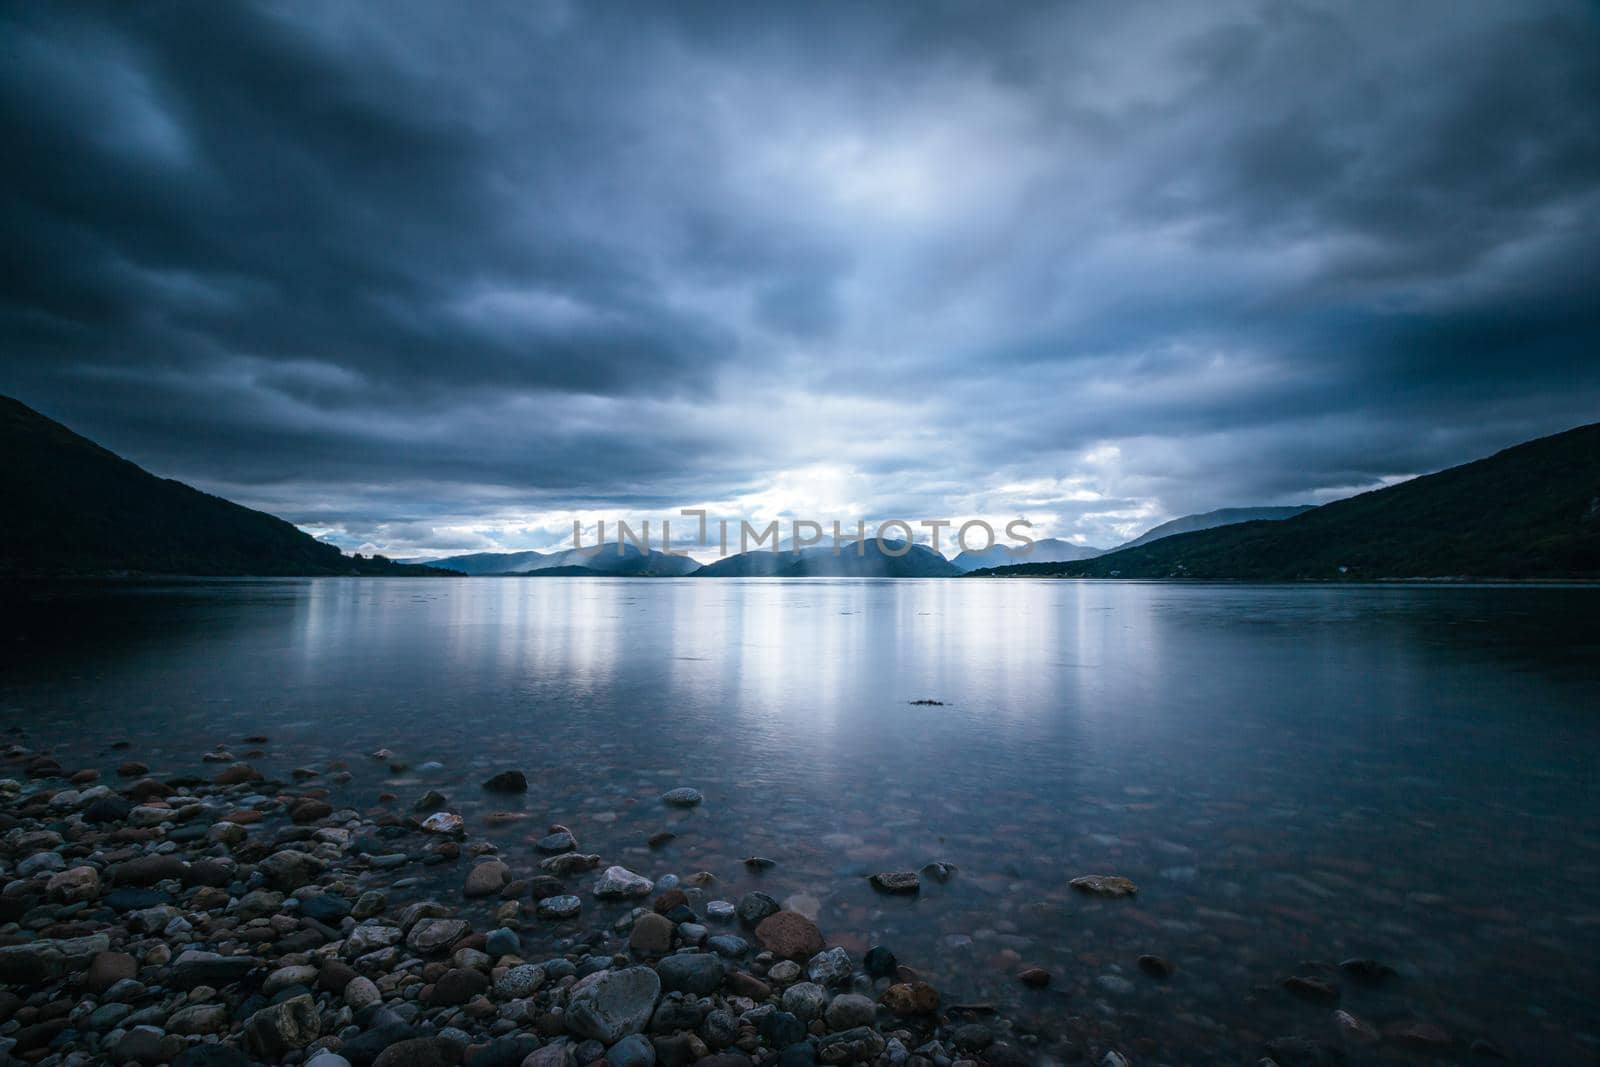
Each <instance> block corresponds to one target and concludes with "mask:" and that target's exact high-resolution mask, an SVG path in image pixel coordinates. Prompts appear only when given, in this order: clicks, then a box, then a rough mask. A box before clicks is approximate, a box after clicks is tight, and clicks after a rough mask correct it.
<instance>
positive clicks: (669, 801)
mask: <svg viewBox="0 0 1600 1067" xmlns="http://www.w3.org/2000/svg"><path fill="white" fill-rule="evenodd" d="M704 799H705V797H703V796H702V795H701V794H700V790H698V789H692V788H690V787H689V786H680V787H678V788H677V789H669V790H668V791H667V792H665V793H662V794H661V803H663V804H666V805H668V806H669V807H674V808H692V807H694V806H695V805H696V804H698V803H700V802H701V801H702V800H704Z"/></svg>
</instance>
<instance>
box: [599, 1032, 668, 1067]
mask: <svg viewBox="0 0 1600 1067" xmlns="http://www.w3.org/2000/svg"><path fill="white" fill-rule="evenodd" d="M655 1062H656V1050H655V1046H654V1045H652V1044H651V1043H650V1042H649V1041H646V1040H645V1039H644V1037H643V1036H642V1035H640V1034H629V1035H628V1036H627V1037H625V1038H623V1039H622V1040H621V1041H618V1042H617V1043H616V1044H615V1045H612V1046H611V1047H610V1048H609V1049H607V1050H606V1067H655Z"/></svg>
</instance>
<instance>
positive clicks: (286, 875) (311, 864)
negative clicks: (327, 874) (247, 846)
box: [256, 848, 327, 893]
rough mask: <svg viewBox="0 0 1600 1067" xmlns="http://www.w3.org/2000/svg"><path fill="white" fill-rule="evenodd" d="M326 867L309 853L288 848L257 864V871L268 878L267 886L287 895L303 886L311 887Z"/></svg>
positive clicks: (325, 864)
mask: <svg viewBox="0 0 1600 1067" xmlns="http://www.w3.org/2000/svg"><path fill="white" fill-rule="evenodd" d="M326 867H327V863H325V862H324V861H322V860H320V859H318V858H317V857H316V856H313V855H311V854H310V853H309V852H300V851H297V850H295V849H287V848H286V849H284V850H282V851H281V852H274V853H273V854H272V855H270V856H268V857H267V858H266V859H264V860H262V861H261V862H260V863H258V864H256V870H257V871H259V872H260V873H261V874H263V875H265V876H266V879H267V884H268V885H270V886H271V887H272V888H273V889H278V890H282V891H283V892H285V893H292V892H294V891H295V890H296V889H299V888H300V887H301V886H306V885H310V884H311V883H312V882H314V881H316V880H317V878H319V877H320V876H321V875H322V872H323V869H324V868H326Z"/></svg>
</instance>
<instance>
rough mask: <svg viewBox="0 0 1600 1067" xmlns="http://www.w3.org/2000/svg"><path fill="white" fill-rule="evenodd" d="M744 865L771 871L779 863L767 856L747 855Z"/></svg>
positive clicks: (753, 868) (748, 867) (759, 870)
mask: <svg viewBox="0 0 1600 1067" xmlns="http://www.w3.org/2000/svg"><path fill="white" fill-rule="evenodd" d="M744 865H745V867H746V868H747V869H748V870H752V871H756V872H758V873H759V872H761V871H770V870H772V868H774V867H776V866H777V865H778V861H777V860H769V859H767V857H765V856H746V857H745V859H744Z"/></svg>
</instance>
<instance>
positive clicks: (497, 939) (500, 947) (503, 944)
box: [483, 926, 522, 958]
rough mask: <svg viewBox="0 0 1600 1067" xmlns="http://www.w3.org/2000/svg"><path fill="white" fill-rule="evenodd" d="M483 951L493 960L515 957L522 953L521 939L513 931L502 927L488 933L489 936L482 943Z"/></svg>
mask: <svg viewBox="0 0 1600 1067" xmlns="http://www.w3.org/2000/svg"><path fill="white" fill-rule="evenodd" d="M483 950H484V951H485V952H487V953H488V954H489V955H490V956H491V957H494V958H499V957H501V956H515V955H517V954H518V953H520V952H521V951H522V938H520V937H518V936H517V932H516V931H515V930H512V929H511V928H509V927H505V926H502V927H500V928H499V929H498V930H490V931H489V936H488V937H486V938H485V939H484V942H483Z"/></svg>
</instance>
